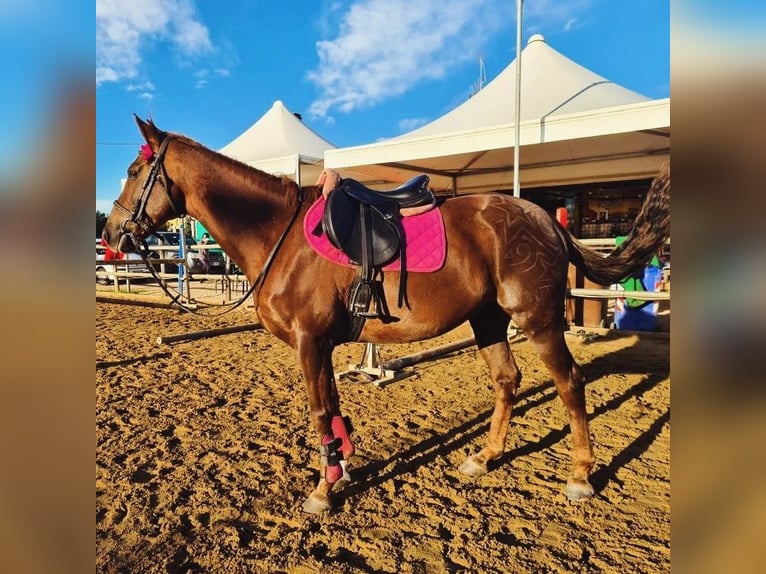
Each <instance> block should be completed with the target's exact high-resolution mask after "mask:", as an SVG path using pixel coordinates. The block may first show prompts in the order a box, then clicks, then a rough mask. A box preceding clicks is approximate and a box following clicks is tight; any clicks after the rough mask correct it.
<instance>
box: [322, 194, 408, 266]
mask: <svg viewBox="0 0 766 574" xmlns="http://www.w3.org/2000/svg"><path fill="white" fill-rule="evenodd" d="M365 208H366V209H369V210H370V229H371V241H372V262H371V265H373V266H381V265H386V264H387V263H390V262H391V261H392V260H393V259H394V258H395V257H396V255H397V254H398V253H399V244H400V233H399V224H398V222H397V221H396V218H395V217H390V216H388V217H387V216H386V215H384V214H383V212H381V211H380V210H379V209H378V208H377V207H375V206H372V205H369V206H366V207H365ZM322 227H323V228H324V231H325V233H326V234H327V238H328V239H329V240H330V243H332V244H333V245H334V246H335V247H336V248H338V249H340V250H341V251H343V253H345V254H346V255H348V257H349V259H350V261H351V263H354V264H356V265H361V264H362V261H363V258H364V255H363V245H364V243H363V241H362V221H361V218H360V202H359V201H357V200H356V199H354V198H352V197H350V196H349V195H347V194H346V193H345V192H344V191H343V190H342V189H336V190H335V191H333V192H332V193H331V194H330V196H329V197H328V198H327V203H326V205H325V209H324V214H323V215H322Z"/></svg>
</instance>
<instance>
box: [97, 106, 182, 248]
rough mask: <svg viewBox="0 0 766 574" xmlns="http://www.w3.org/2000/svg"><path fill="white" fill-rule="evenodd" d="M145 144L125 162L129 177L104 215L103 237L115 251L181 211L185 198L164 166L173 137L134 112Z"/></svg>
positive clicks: (129, 245)
mask: <svg viewBox="0 0 766 574" xmlns="http://www.w3.org/2000/svg"><path fill="white" fill-rule="evenodd" d="M136 124H138V129H139V130H140V131H141V135H143V137H144V140H145V141H146V144H145V145H142V146H141V149H140V151H139V153H138V157H137V158H136V159H135V160H134V161H133V163H131V164H130V166H128V178H127V181H126V182H125V186H124V187H123V189H122V193H120V197H119V198H118V199H117V200H116V201H115V202H114V207H113V208H112V212H111V213H110V214H109V217H108V218H107V221H106V225H105V226H104V232H103V234H102V238H103V239H104V241H105V242H106V243H107V245H109V247H110V248H111V249H113V250H114V251H122V252H125V253H127V252H131V251H136V250H137V249H138V246H139V244H140V243H141V242H142V240H143V239H144V238H145V237H146V236H148V235H149V234H151V233H152V232H153V231H155V230H156V229H157V228H158V227H159V226H160V225H162V224H163V223H165V222H166V221H168V220H170V219H172V218H174V217H179V216H181V215H183V213H184V199H183V196H182V194H181V193H180V192H179V190H178V189H176V187H175V185H174V183H173V181H172V179H171V178H170V177H169V176H168V173H167V170H166V167H165V156H166V152H167V150H168V146H170V145H171V144H172V142H173V141H174V140H175V139H176V138H175V136H173V135H171V134H168V133H166V132H164V131H162V130H160V129H159V128H157V126H155V125H154V123H153V122H152V121H151V120H149V122H148V123H147V122H144V121H143V120H141V118H139V117H138V116H136Z"/></svg>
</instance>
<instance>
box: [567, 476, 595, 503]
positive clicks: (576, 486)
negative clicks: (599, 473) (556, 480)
mask: <svg viewBox="0 0 766 574" xmlns="http://www.w3.org/2000/svg"><path fill="white" fill-rule="evenodd" d="M595 493H596V491H595V490H593V487H592V486H591V485H590V482H588V481H587V480H583V479H581V478H570V479H569V480H568V481H567V486H566V488H565V489H564V494H565V495H566V497H567V498H568V499H569V500H573V501H574V500H584V499H586V498H590V497H591V496H593V495H594V494H595Z"/></svg>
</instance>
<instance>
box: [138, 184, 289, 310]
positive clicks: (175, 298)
mask: <svg viewBox="0 0 766 574" xmlns="http://www.w3.org/2000/svg"><path fill="white" fill-rule="evenodd" d="M302 207H303V188H302V187H300V186H298V205H297V206H296V207H295V212H293V215H292V217H291V218H290V221H288V222H287V225H286V226H285V228H284V229H283V230H282V233H281V235H280V236H279V239H277V242H276V243H275V244H274V247H272V248H271V252H269V254H268V256H267V257H266V261H265V262H264V263H263V266H262V267H261V270H260V272H259V273H258V276H257V277H256V278H255V280H254V281H253V282H252V283H251V284H250V288H249V289H248V290H247V292H246V293H245V294H244V295H242V297H240V299H239V300H237V301H234V302H232V303H223V304H215V305H211V304H209V303H205V305H206V306H207V307H227V308H226V309H224V310H222V311H221V312H219V313H200V312H199V311H197V310H195V309H192V308H191V307H189V306H187V305H185V304H184V303H183V302H181V300H180V298H181V297H182V296H183V294H182V293H180V292H178V291H176V294H175V295H174V294H173V293H171V292H170V290H169V289H168V287H167V281H165V280H164V279H163V278H162V277H160V276H159V274H158V273H157V271H156V270H155V269H154V267H153V266H152V265H151V263H150V260H149V259H148V257H147V256H146V253H148V247H147V246H146V242H142V247H143V249H142V250H141V252H140V255H141V259H143V260H144V262H145V263H146V264H147V267H148V268H149V272H150V273H151V274H152V276H153V277H154V278H155V279H156V280H157V282H158V283H159V285H160V287H161V288H162V290H163V291H164V292H165V294H166V295H167V296H168V297H170V299H171V301H170V303H171V304H173V303H177V304H178V306H179V307H181V308H182V309H183V310H184V311H187V312H188V313H192V314H194V315H199V316H202V317H219V316H221V315H225V314H226V313H230V312H231V311H233V310H234V309H236V308H237V307H239V306H240V305H242V303H244V302H245V300H246V299H247V298H248V297H250V295H252V294H253V291H255V289H256V287H259V286H262V285H263V281H264V280H265V279H266V275H267V274H268V272H269V269H271V265H272V264H273V263H274V259H276V256H277V252H278V251H279V248H280V247H281V246H282V244H283V243H284V241H285V238H286V237H287V234H288V233H289V231H290V229H291V228H292V226H293V224H294V223H295V220H296V219H298V216H299V215H300V212H301V208H302ZM258 294H260V288H259V289H258ZM255 311H256V313H257V312H258V296H257V294H256V297H255Z"/></svg>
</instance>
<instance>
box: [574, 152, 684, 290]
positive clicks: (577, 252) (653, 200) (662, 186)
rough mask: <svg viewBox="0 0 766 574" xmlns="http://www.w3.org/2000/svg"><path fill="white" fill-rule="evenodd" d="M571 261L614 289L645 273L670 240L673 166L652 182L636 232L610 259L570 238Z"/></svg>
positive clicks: (591, 277)
mask: <svg viewBox="0 0 766 574" xmlns="http://www.w3.org/2000/svg"><path fill="white" fill-rule="evenodd" d="M566 237H567V239H566V241H567V244H568V247H569V260H570V261H571V262H572V263H573V264H574V265H575V266H576V267H578V268H579V269H581V270H582V271H583V273H584V274H585V276H586V277H587V278H588V279H590V280H591V281H593V282H595V283H598V284H599V285H610V284H612V283H616V282H618V281H620V280H622V279H624V278H625V277H628V276H630V275H632V274H633V273H635V272H637V271H639V270H641V269H643V267H644V266H645V265H646V264H647V262H648V261H649V260H650V259H651V258H652V257H653V256H654V255H656V254H657V252H658V251H659V250H660V248H661V247H662V245H663V244H664V243H665V240H666V239H667V238H668V237H670V162H669V161H668V162H666V163H665V164H664V165H663V166H662V168H661V169H660V172H659V173H658V174H657V177H655V178H654V181H652V185H651V187H650V188H649V193H648V194H647V195H646V199H645V200H644V205H643V206H642V207H641V211H640V212H639V214H638V216H637V217H636V220H635V222H634V224H633V229H632V230H631V232H630V233H629V234H628V236H627V238H626V239H625V241H624V242H623V243H621V244H620V245H619V246H617V247H616V248H615V249H614V250H613V251H612V252H611V253H609V255H607V256H603V255H602V254H600V253H598V252H597V251H594V250H593V249H590V248H588V247H587V246H585V245H584V244H582V243H581V242H580V241H578V240H577V239H575V238H574V237H572V235H571V234H569V233H567V234H566Z"/></svg>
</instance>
